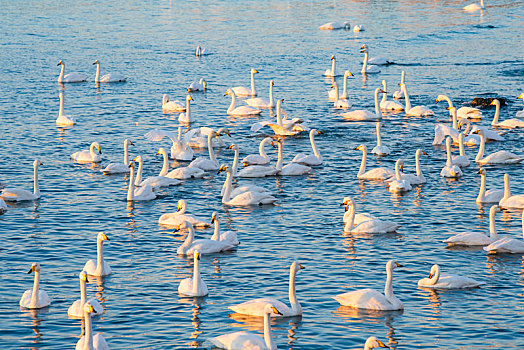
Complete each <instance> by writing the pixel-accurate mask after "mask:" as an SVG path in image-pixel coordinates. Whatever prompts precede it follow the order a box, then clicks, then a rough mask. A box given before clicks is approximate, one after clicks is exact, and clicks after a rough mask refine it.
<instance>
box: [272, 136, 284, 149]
mask: <svg viewBox="0 0 524 350" xmlns="http://www.w3.org/2000/svg"><path fill="white" fill-rule="evenodd" d="M279 144H280V145H282V138H280V137H277V138H275V139H274V140H273V141H271V146H273V147H274V148H277V147H278V145H279Z"/></svg>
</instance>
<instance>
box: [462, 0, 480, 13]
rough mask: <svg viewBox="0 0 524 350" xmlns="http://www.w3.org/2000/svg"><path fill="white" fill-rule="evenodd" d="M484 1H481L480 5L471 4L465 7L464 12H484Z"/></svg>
mask: <svg viewBox="0 0 524 350" xmlns="http://www.w3.org/2000/svg"><path fill="white" fill-rule="evenodd" d="M484 8H485V7H484V0H480V5H479V4H470V5H467V6H464V8H463V9H464V11H467V12H475V11H478V10H484Z"/></svg>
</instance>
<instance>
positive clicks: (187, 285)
mask: <svg viewBox="0 0 524 350" xmlns="http://www.w3.org/2000/svg"><path fill="white" fill-rule="evenodd" d="M178 293H180V294H182V295H185V296H188V297H205V296H206V295H208V294H209V292H208V290H207V285H206V282H204V280H203V279H202V277H201V276H200V252H199V251H198V250H195V251H194V252H193V277H188V278H184V279H183V280H182V281H180V284H179V285H178Z"/></svg>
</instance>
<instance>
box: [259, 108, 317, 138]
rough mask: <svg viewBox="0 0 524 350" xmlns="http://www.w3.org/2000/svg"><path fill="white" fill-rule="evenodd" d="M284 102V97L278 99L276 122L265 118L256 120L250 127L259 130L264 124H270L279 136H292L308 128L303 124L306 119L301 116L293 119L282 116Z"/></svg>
mask: <svg viewBox="0 0 524 350" xmlns="http://www.w3.org/2000/svg"><path fill="white" fill-rule="evenodd" d="M282 102H284V99H278V100H277V107H276V114H277V121H276V123H275V122H274V121H273V120H264V121H261V122H256V123H254V124H253V125H251V128H250V129H249V130H250V131H251V132H257V131H258V130H260V129H262V128H263V127H264V126H266V125H267V126H269V127H270V128H271V130H273V132H274V133H275V135H279V136H292V135H296V134H298V133H299V132H302V131H306V130H308V127H307V126H306V125H304V124H302V123H303V122H304V121H303V120H302V119H300V118H293V119H291V120H288V119H285V118H282Z"/></svg>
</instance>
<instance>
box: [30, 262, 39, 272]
mask: <svg viewBox="0 0 524 350" xmlns="http://www.w3.org/2000/svg"><path fill="white" fill-rule="evenodd" d="M35 271H36V272H40V264H39V263H32V264H31V268H30V269H29V271H28V272H27V273H28V274H30V273H31V272H35Z"/></svg>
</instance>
